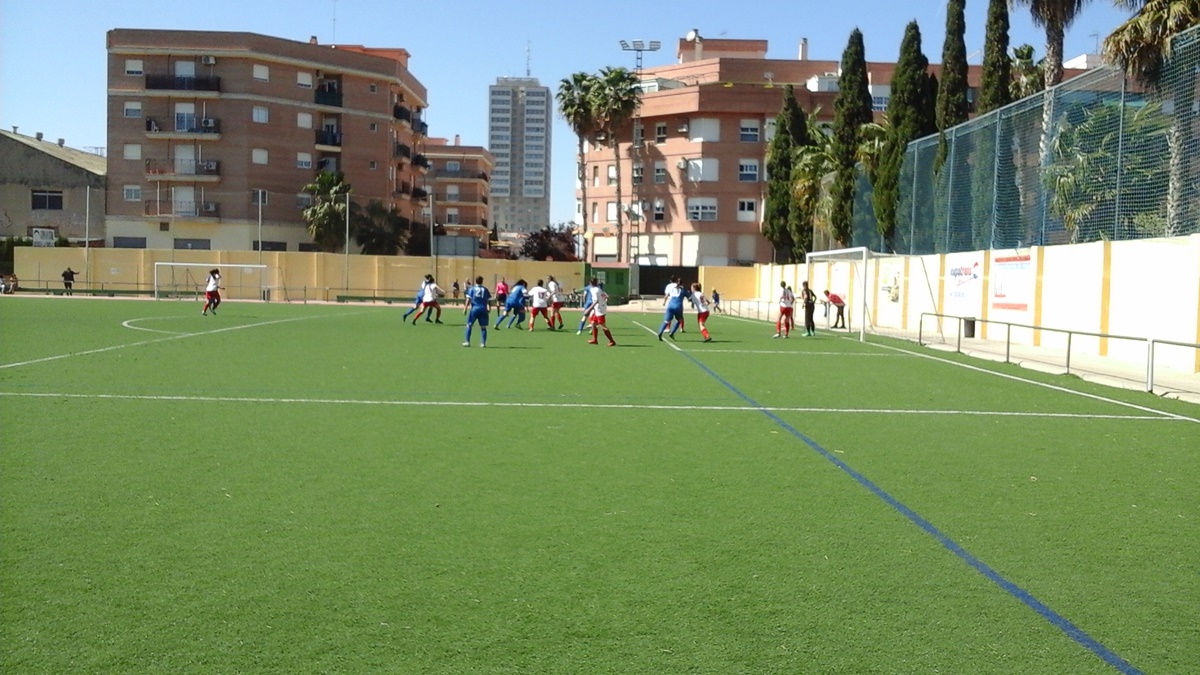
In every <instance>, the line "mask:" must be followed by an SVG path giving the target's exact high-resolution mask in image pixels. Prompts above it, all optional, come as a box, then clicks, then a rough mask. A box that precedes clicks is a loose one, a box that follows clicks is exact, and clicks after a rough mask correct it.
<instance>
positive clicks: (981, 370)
mask: <svg viewBox="0 0 1200 675" xmlns="http://www.w3.org/2000/svg"><path fill="white" fill-rule="evenodd" d="M846 339H851V338H846ZM867 344H870V345H872V346H874V347H879V348H881V349H891V350H893V351H897V352H902V353H904V354H909V355H911V356H919V357H921V358H923V359H929V360H931V361H938V362H939V363H946V364H949V365H952V366H958V367H959V368H966V369H967V370H973V371H975V372H978V373H985V374H987V375H994V376H996V377H1002V378H1004V379H1006V380H1013V381H1014V382H1023V383H1025V384H1032V385H1034V386H1037V387H1042V388H1044V389H1051V390H1053V391H1059V392H1063V393H1064V394H1074V395H1075V396H1082V397H1083V398H1090V399H1092V400H1094V401H1103V402H1105V403H1111V404H1113V405H1119V406H1122V407H1125V408H1132V409H1134V410H1140V411H1142V412H1147V413H1154V414H1156V415H1162V416H1165V417H1170V418H1174V419H1178V420H1184V421H1187V422H1195V423H1197V424H1200V418H1195V417H1188V416H1186V415H1179V414H1176V413H1170V412H1166V411H1163V410H1156V409H1154V408H1148V407H1146V406H1141V405H1137V404H1136V403H1126V402H1125V401H1118V400H1117V399H1114V398H1108V397H1106V396H1100V395H1098V394H1089V393H1087V392H1082V391H1075V390H1074V389H1068V388H1067V387H1060V386H1058V385H1055V384H1049V383H1046V382H1038V381H1037V380H1030V379H1027V378H1024V377H1018V376H1016V375H1010V374H1008V373H998V372H996V371H994V370H988V369H987V368H980V367H979V366H973V365H971V364H969V363H959V362H958V361H951V360H950V359H943V358H941V357H938V356H934V355H932V354H922V353H921V352H916V351H913V350H911V349H904V348H902V347H893V346H891V345H885V344H880V343H877V342H868V343H867Z"/></svg>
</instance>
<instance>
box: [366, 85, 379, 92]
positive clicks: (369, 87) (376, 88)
mask: <svg viewBox="0 0 1200 675" xmlns="http://www.w3.org/2000/svg"><path fill="white" fill-rule="evenodd" d="M367 91H369V92H371V93H372V94H374V93H376V92H378V91H379V85H377V84H368V85H367Z"/></svg>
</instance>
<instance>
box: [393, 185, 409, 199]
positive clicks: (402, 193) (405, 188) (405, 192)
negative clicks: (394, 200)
mask: <svg viewBox="0 0 1200 675" xmlns="http://www.w3.org/2000/svg"><path fill="white" fill-rule="evenodd" d="M412 190H413V189H412V184H411V183H408V182H405V181H401V182H400V183H399V184H397V185H396V189H395V190H394V191H392V194H393V195H395V196H397V197H407V196H409V195H411V194H412Z"/></svg>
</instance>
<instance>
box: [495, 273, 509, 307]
mask: <svg viewBox="0 0 1200 675" xmlns="http://www.w3.org/2000/svg"><path fill="white" fill-rule="evenodd" d="M507 306H508V282H506V281H505V280H504V277H500V281H497V282H496V311H497V312H499V311H500V309H501V308H502V307H507Z"/></svg>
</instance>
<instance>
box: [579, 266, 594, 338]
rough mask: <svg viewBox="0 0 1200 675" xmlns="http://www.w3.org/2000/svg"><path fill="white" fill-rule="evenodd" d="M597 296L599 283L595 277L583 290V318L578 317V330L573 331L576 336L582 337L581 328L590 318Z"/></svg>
mask: <svg viewBox="0 0 1200 675" xmlns="http://www.w3.org/2000/svg"><path fill="white" fill-rule="evenodd" d="M599 294H600V282H599V281H598V280H597V279H596V277H592V279H591V281H589V282H588V285H587V288H585V289H583V316H581V317H579V330H577V331H575V334H576V335H583V327H584V326H586V325H587V324H588V319H589V318H590V317H591V316H592V307H594V306H595V305H596V296H598V295H599Z"/></svg>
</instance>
